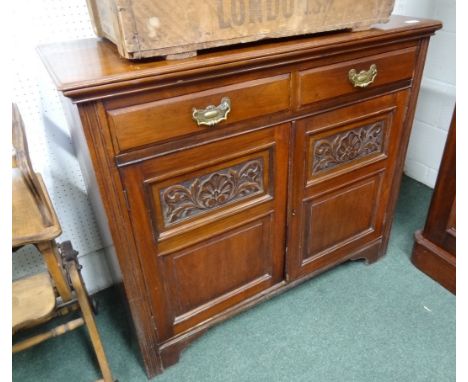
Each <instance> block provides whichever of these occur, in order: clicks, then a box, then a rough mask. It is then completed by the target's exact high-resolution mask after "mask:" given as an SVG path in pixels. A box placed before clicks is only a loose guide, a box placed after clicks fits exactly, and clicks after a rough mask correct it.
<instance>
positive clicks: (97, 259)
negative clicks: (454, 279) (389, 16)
mask: <svg viewBox="0 0 468 382" xmlns="http://www.w3.org/2000/svg"><path fill="white" fill-rule="evenodd" d="M11 7H12V10H13V14H12V15H11V17H12V19H13V20H12V22H11V25H28V26H29V27H28V28H14V30H13V31H12V36H11V37H12V40H13V43H12V45H11V46H12V47H13V51H12V52H10V53H9V54H8V56H9V57H11V76H12V78H13V81H12V83H13V101H15V102H16V103H17V104H18V106H19V108H20V110H21V113H22V115H23V118H24V121H25V123H26V132H27V135H28V140H29V143H30V151H31V156H32V160H33V163H34V167H35V169H36V171H38V172H41V173H42V174H43V176H44V179H45V182H46V184H47V187H48V189H49V192H50V194H51V199H52V202H53V204H54V206H55V208H56V210H57V214H58V216H59V219H60V222H61V224H62V228H63V234H62V236H61V237H60V238H59V240H61V241H63V240H67V239H70V240H71V241H72V243H73V245H74V246H75V248H76V249H77V250H78V251H79V252H80V261H81V263H82V264H83V266H84V267H83V276H84V279H85V281H86V284H87V286H88V289H90V290H91V291H97V290H100V289H103V288H105V287H107V286H109V285H110V284H111V283H112V276H111V273H110V267H109V266H108V259H107V257H106V251H107V250H109V248H110V243H109V242H108V240H107V238H105V237H103V236H102V235H101V234H100V233H99V230H98V224H97V223H96V216H95V213H94V212H93V209H92V208H91V204H90V200H89V198H88V195H87V193H86V188H85V185H84V182H83V177H82V175H81V172H80V169H79V165H78V163H77V160H76V158H75V155H74V152H73V148H72V145H71V142H70V137H69V133H68V127H67V124H66V122H65V117H64V114H63V111H62V106H61V104H60V102H59V99H58V96H57V93H56V91H55V88H54V85H53V84H52V82H51V80H50V79H49V76H48V75H47V73H46V72H45V69H44V67H43V65H42V63H41V62H40V60H39V58H38V56H37V54H36V52H35V46H37V45H39V44H44V43H49V42H56V41H65V40H72V39H79V38H88V37H94V34H93V31H92V28H91V24H90V20H89V15H88V12H87V8H86V0H66V1H64V0H40V1H28V0H16V1H14V2H13V3H12V5H11ZM395 13H399V14H407V15H412V16H419V17H429V18H439V19H442V20H443V21H444V24H445V27H444V31H442V32H439V33H438V34H437V36H436V37H435V38H434V39H433V40H432V42H431V47H430V50H429V58H428V62H427V65H426V71H425V77H424V81H423V88H422V91H421V96H420V100H419V103H418V108H417V115H416V122H415V126H414V131H413V135H412V138H411V143H410V149H409V152H408V158H407V162H406V168H405V171H406V173H407V174H408V175H410V176H412V177H414V178H416V179H417V180H420V181H422V182H424V183H426V184H428V185H431V186H433V184H434V182H435V177H436V173H437V168H438V165H439V161H440V156H441V154H442V148H443V144H444V142H445V138H446V130H447V127H448V125H449V122H450V116H451V112H452V108H453V103H454V101H455V63H454V55H455V0H406V1H405V0H397V2H396V11H395ZM31 31H33V32H34V33H31ZM101 218H102V217H101ZM40 269H43V265H42V261H41V257H40V255H39V254H38V253H37V251H34V250H33V249H31V248H26V249H23V250H22V251H21V252H20V253H19V254H15V256H14V257H13V277H14V278H19V277H22V276H25V275H27V274H31V273H35V272H37V271H38V270H40Z"/></svg>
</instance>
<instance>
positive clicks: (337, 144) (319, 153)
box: [312, 121, 385, 174]
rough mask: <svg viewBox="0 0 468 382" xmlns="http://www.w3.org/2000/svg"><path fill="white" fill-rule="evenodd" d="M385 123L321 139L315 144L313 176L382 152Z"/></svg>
mask: <svg viewBox="0 0 468 382" xmlns="http://www.w3.org/2000/svg"><path fill="white" fill-rule="evenodd" d="M384 130H385V123H384V121H378V122H376V123H373V124H371V125H366V126H362V127H358V128H355V129H353V130H348V131H344V132H340V133H338V134H334V135H331V136H329V137H326V138H323V139H319V140H317V141H316V142H315V143H314V149H313V153H314V154H313V155H314V156H313V162H312V174H317V173H320V172H323V171H326V170H330V169H332V168H334V167H337V166H339V165H341V164H344V163H347V162H351V161H354V160H356V159H360V158H363V157H366V156H369V155H371V154H374V153H377V152H382V150H383V142H384Z"/></svg>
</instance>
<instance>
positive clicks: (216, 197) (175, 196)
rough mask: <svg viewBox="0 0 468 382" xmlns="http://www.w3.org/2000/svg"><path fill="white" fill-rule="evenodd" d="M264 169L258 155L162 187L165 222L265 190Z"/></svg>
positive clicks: (171, 222)
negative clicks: (248, 159) (236, 163)
mask: <svg viewBox="0 0 468 382" xmlns="http://www.w3.org/2000/svg"><path fill="white" fill-rule="evenodd" d="M263 171H264V164H263V158H258V159H254V160H250V161H247V162H243V163H240V164H238V165H236V166H233V167H229V168H226V169H222V170H219V171H216V172H213V173H211V174H207V175H204V176H202V177H199V178H194V179H190V180H187V181H185V182H183V183H180V184H175V185H172V186H170V187H167V188H164V189H162V190H161V191H160V200H161V207H162V212H163V218H164V223H165V225H166V226H168V225H171V224H174V223H178V222H180V221H182V220H185V219H187V218H190V217H193V216H196V215H199V214H202V213H204V212H207V211H210V210H214V209H216V208H219V207H222V206H225V205H228V204H231V203H233V202H235V201H239V200H242V199H245V198H247V197H249V196H252V195H255V194H258V193H262V192H263V191H264V187H263Z"/></svg>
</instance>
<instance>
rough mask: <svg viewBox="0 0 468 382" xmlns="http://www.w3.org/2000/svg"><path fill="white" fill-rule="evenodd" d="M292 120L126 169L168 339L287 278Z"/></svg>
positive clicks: (133, 212)
mask: <svg viewBox="0 0 468 382" xmlns="http://www.w3.org/2000/svg"><path fill="white" fill-rule="evenodd" d="M289 131H290V126H289V124H285V125H281V126H276V127H271V128H267V129H262V130H258V131H255V132H250V133H245V134H243V135H239V136H236V137H232V138H225V139H222V140H219V141H216V142H213V143H208V144H205V145H202V146H199V147H192V148H183V149H182V150H178V151H176V152H173V153H170V154H167V155H164V156H161V157H158V158H155V159H150V160H146V161H143V162H141V163H139V164H135V165H130V166H128V167H125V168H124V169H123V170H122V172H121V173H122V178H123V181H124V184H125V188H126V192H127V194H128V195H127V197H128V202H129V210H130V215H131V219H132V223H133V229H134V235H135V237H136V240H137V246H138V248H139V251H140V258H141V259H142V262H143V264H142V267H143V270H144V273H145V277H146V278H147V285H151V286H153V288H152V290H151V291H150V293H151V297H152V302H153V305H154V306H153V309H155V311H156V312H157V314H158V320H157V322H158V324H159V328H158V332H159V334H160V338H161V340H165V339H168V338H170V337H173V336H174V335H177V334H179V333H182V332H184V331H186V330H187V329H190V328H192V327H194V326H195V325H197V324H199V323H201V322H204V321H206V320H207V319H210V318H212V317H214V316H216V315H217V314H220V313H222V312H223V311H225V310H226V309H228V308H230V307H232V306H234V305H236V304H238V303H240V302H241V301H245V300H246V299H248V298H249V297H251V296H254V295H256V294H258V293H260V292H262V291H264V290H266V289H268V288H270V287H272V286H274V285H275V284H277V283H279V282H281V281H282V280H283V279H284V250H285V248H284V245H285V244H284V243H285V221H286V218H285V210H286V190H287V165H288V135H289Z"/></svg>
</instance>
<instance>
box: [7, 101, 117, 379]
mask: <svg viewBox="0 0 468 382" xmlns="http://www.w3.org/2000/svg"><path fill="white" fill-rule="evenodd" d="M12 130H13V131H12V133H13V148H14V153H13V166H12V191H13V229H12V231H13V232H12V249H13V252H14V251H16V250H17V249H19V248H21V247H23V246H25V245H28V244H32V245H34V246H36V247H37V249H38V250H39V251H40V252H41V254H42V255H43V258H44V261H45V264H46V267H47V270H48V272H45V273H40V274H37V275H34V276H30V277H26V278H24V279H20V280H17V281H14V282H13V290H12V300H13V303H12V305H13V306H12V308H13V309H12V310H13V320H12V326H13V335H14V334H15V333H16V332H17V331H18V330H20V329H28V328H31V327H33V326H36V325H38V324H40V323H44V322H46V321H49V320H51V319H52V318H54V317H57V316H63V315H66V314H69V313H71V312H73V311H77V310H79V311H80V312H81V317H79V318H76V319H73V320H71V321H68V322H67V323H65V324H63V325H59V326H57V327H55V328H54V329H52V330H50V331H48V332H45V333H42V334H39V335H35V336H32V337H29V338H27V339H25V340H22V341H19V342H16V343H14V344H13V353H15V352H18V351H21V350H24V349H27V348H29V347H31V346H34V345H36V344H38V343H40V342H43V341H45V340H47V339H49V338H52V337H56V336H59V335H61V334H64V333H66V332H68V331H71V330H74V329H76V328H78V327H80V326H82V325H86V327H87V329H88V333H89V336H90V338H91V342H92V345H93V348H94V351H95V353H96V357H97V359H98V362H99V366H100V368H101V372H102V375H103V379H102V381H105V382H111V381H113V378H112V374H111V371H110V368H109V364H108V361H107V357H106V354H105V352H104V347H103V345H102V342H101V338H100V336H99V332H98V329H97V326H96V322H95V319H94V313H93V307H92V304H90V298H89V296H88V293H87V291H86V288H85V286H84V282H83V279H82V277H81V273H80V269H81V266H80V265H79V263H78V258H77V255H78V252H76V251H74V250H73V248H72V246H71V243H70V242H64V243H62V244H58V243H57V242H56V240H55V239H56V238H57V237H58V236H59V235H60V234H61V233H62V229H61V227H60V223H59V221H58V219H57V215H56V213H55V211H54V208H53V206H52V203H51V201H50V198H49V195H48V193H47V189H46V187H45V184H44V182H43V180H42V177H41V176H40V174H37V173H35V172H34V170H33V167H32V164H31V160H30V157H29V152H28V144H27V141H26V135H25V130H24V125H23V121H22V118H21V115H20V113H19V111H18V108H17V106H16V105H13V126H12Z"/></svg>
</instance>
